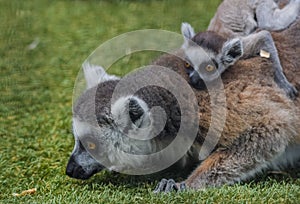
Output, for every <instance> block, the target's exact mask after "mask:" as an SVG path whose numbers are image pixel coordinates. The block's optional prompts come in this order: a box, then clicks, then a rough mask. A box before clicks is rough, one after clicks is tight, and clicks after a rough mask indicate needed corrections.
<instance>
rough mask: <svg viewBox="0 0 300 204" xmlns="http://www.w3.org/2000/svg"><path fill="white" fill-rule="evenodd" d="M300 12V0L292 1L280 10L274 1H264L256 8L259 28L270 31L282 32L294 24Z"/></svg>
mask: <svg viewBox="0 0 300 204" xmlns="http://www.w3.org/2000/svg"><path fill="white" fill-rule="evenodd" d="M299 11H300V0H291V1H290V2H289V3H288V4H287V5H286V6H285V7H283V8H282V9H280V8H279V7H278V5H277V4H276V3H275V2H274V0H262V1H260V2H259V4H258V5H257V8H256V18H257V23H258V27H259V28H261V29H268V30H281V29H284V28H287V27H288V26H289V25H290V24H291V23H293V22H294V21H295V20H296V18H297V16H298V15H299Z"/></svg>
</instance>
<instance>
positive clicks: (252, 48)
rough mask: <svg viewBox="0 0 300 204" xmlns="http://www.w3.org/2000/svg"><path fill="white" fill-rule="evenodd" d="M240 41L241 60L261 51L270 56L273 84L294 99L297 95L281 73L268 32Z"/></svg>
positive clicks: (251, 35)
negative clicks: (242, 51)
mask: <svg viewBox="0 0 300 204" xmlns="http://www.w3.org/2000/svg"><path fill="white" fill-rule="evenodd" d="M241 40H242V42H243V49H244V55H243V57H242V58H250V57H254V56H257V55H258V54H259V53H260V51H261V50H263V51H266V52H268V53H269V54H270V60H271V61H272V63H273V69H274V79H275V82H276V83H277V84H278V86H279V87H280V88H282V89H283V90H284V91H285V93H286V94H287V95H288V96H289V97H290V98H292V99H294V98H295V97H296V96H297V94H298V93H297V90H296V88H295V87H294V86H293V85H292V84H290V82H289V81H288V80H287V78H286V77H285V75H284V73H283V69H282V66H281V63H280V59H279V57H278V52H277V49H276V46H275V44H274V41H273V38H272V35H271V34H270V32H268V31H260V32H258V33H254V34H250V35H248V36H246V37H243V38H241Z"/></svg>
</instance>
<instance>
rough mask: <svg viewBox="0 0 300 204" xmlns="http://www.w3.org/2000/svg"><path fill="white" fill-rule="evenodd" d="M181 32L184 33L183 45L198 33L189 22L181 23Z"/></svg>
mask: <svg viewBox="0 0 300 204" xmlns="http://www.w3.org/2000/svg"><path fill="white" fill-rule="evenodd" d="M181 33H182V35H183V39H184V44H183V46H184V45H185V44H186V43H188V41H189V40H191V39H192V38H193V37H194V36H195V35H196V34H195V31H194V28H193V27H192V26H191V25H190V24H189V23H182V24H181Z"/></svg>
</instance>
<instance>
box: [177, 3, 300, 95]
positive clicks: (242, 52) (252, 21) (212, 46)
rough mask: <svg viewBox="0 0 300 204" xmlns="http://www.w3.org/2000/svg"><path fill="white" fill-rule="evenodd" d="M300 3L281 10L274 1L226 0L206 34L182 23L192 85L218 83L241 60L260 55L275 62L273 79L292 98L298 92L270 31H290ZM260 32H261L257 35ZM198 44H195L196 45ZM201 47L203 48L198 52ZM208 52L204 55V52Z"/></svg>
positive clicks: (199, 86) (198, 86)
mask: <svg viewBox="0 0 300 204" xmlns="http://www.w3.org/2000/svg"><path fill="white" fill-rule="evenodd" d="M299 9H300V1H299V0H292V1H291V2H290V3H289V4H287V5H286V6H285V7H284V8H283V9H279V8H278V5H277V4H276V3H275V2H274V1H273V0H243V1H240V0H224V1H223V2H222V3H221V4H220V6H219V7H218V10H217V13H216V14H215V16H214V17H213V19H212V20H211V22H210V24H209V26H208V29H207V31H206V32H203V33H198V34H197V35H196V34H195V33H194V29H193V28H192V27H191V26H190V25H189V24H187V23H183V24H182V28H181V29H182V34H183V36H184V39H185V42H184V44H183V46H182V47H183V49H184V50H185V53H186V61H187V64H186V66H187V72H188V74H189V76H190V83H191V84H192V85H193V86H194V87H195V88H198V89H203V88H205V83H210V82H213V81H214V80H216V78H218V77H219V76H220V74H222V73H223V72H224V71H225V70H226V69H227V68H228V67H230V66H231V65H233V64H234V63H235V62H236V61H237V60H238V59H240V58H244V59H245V58H249V57H253V56H257V55H259V54H260V52H266V53H265V54H266V55H264V53H262V55H263V56H265V57H267V58H270V60H271V61H272V63H273V69H274V78H275V81H276V83H277V84H278V85H279V87H281V88H282V89H283V90H284V91H285V92H286V94H287V95H288V96H289V97H290V98H295V97H296V95H297V90H296V89H295V87H294V86H293V85H292V84H290V83H289V81H288V80H287V79H286V77H285V75H284V73H283V70H282V66H281V63H280V60H279V57H278V53H277V49H276V47H275V44H274V42H273V39H272V36H271V34H270V33H269V32H268V31H267V30H269V31H274V30H281V29H285V28H287V27H288V26H289V25H290V24H291V23H292V22H294V21H295V19H296V18H297V16H298V14H299ZM257 29H259V30H262V29H264V30H262V31H258V32H255V31H256V30H257ZM191 41H193V42H195V43H193V42H191ZM195 44H197V45H199V46H200V47H201V48H198V49H197V46H195ZM202 49H203V50H204V51H205V52H203V50H202Z"/></svg>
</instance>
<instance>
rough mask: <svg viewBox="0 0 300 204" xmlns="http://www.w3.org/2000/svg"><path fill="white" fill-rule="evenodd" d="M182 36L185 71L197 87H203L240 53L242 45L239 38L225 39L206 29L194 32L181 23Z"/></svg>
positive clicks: (213, 79) (192, 83) (237, 57)
mask: <svg viewBox="0 0 300 204" xmlns="http://www.w3.org/2000/svg"><path fill="white" fill-rule="evenodd" d="M181 32H182V35H183V37H184V44H183V45H182V49H183V50H184V53H185V55H186V65H185V66H186V72H187V74H188V75H189V78H190V84H191V85H192V86H193V87H194V88H197V89H205V87H206V85H205V84H206V83H212V82H214V81H215V80H216V79H218V78H219V77H220V75H221V74H222V73H223V72H224V71H225V70H226V69H227V68H228V67H229V66H231V65H233V64H234V63H235V62H236V61H237V60H238V59H239V58H240V57H241V56H242V55H243V47H242V42H241V40H240V39H239V38H234V39H230V40H227V41H226V39H225V38H223V37H222V36H220V35H218V34H216V33H215V32H211V31H206V32H200V33H198V34H195V32H194V29H193V28H192V27H191V26H190V25H189V24H188V23H183V24H182V27H181Z"/></svg>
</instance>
